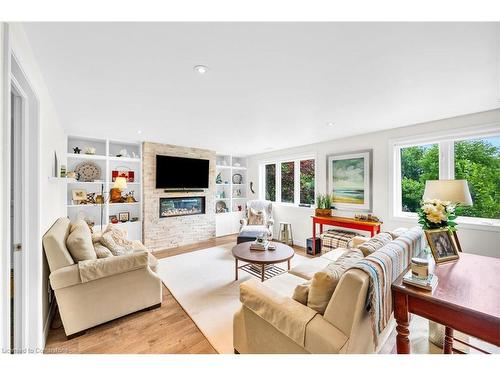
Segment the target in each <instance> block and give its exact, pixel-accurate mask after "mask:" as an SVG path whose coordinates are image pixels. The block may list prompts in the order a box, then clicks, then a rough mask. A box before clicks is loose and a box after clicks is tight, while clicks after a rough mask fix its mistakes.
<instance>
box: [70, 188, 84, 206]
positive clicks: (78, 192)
mask: <svg viewBox="0 0 500 375" xmlns="http://www.w3.org/2000/svg"><path fill="white" fill-rule="evenodd" d="M71 197H72V199H73V201H74V202H75V203H76V204H79V202H81V201H85V200H87V190H85V189H74V190H72V191H71Z"/></svg>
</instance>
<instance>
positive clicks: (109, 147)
mask: <svg viewBox="0 0 500 375" xmlns="http://www.w3.org/2000/svg"><path fill="white" fill-rule="evenodd" d="M75 147H78V148H79V149H81V150H82V151H81V153H80V154H76V153H74V151H73V149H74V148H75ZM86 147H93V148H95V154H94V155H87V154H85V153H84V150H85V148H86ZM122 149H126V150H127V152H128V154H129V155H132V154H133V153H134V154H135V155H136V157H121V156H120V157H118V156H116V155H118V153H119V152H120V150H122ZM66 156H67V166H66V170H67V171H68V172H70V171H74V170H75V168H76V167H77V165H78V164H80V163H82V162H85V161H91V162H93V163H95V164H96V165H98V166H99V168H100V169H101V177H100V179H99V180H96V181H93V182H83V181H77V180H74V179H66V180H67V181H66V184H67V186H68V188H67V215H68V217H69V218H70V219H71V220H75V219H76V218H78V217H83V218H86V219H88V220H90V221H93V222H94V223H95V228H96V229H100V221H101V205H100V204H85V205H81V204H74V202H73V200H72V191H73V190H75V189H85V190H86V191H87V193H96V194H101V189H102V190H103V191H104V198H105V200H106V202H105V203H104V205H102V212H103V214H102V226H103V227H106V226H107V224H108V223H109V222H110V221H109V217H110V216H111V215H116V216H118V214H119V213H120V212H128V213H129V216H130V218H137V219H138V220H137V221H128V222H124V223H122V222H120V223H118V224H114V225H117V226H119V227H121V228H124V229H126V230H127V232H128V238H129V239H132V240H142V202H141V199H142V176H141V172H142V145H141V143H133V142H123V141H116V140H109V139H93V138H86V137H78V136H69V137H68V148H67V155H66ZM113 170H128V171H134V182H127V189H126V190H125V191H123V192H122V195H125V194H126V193H129V192H130V191H133V192H134V198H135V199H136V200H137V202H135V203H110V202H109V191H110V189H111V188H112V187H113V181H112V171H113Z"/></svg>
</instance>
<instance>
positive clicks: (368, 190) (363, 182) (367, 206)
mask: <svg viewBox="0 0 500 375" xmlns="http://www.w3.org/2000/svg"><path fill="white" fill-rule="evenodd" d="M372 153H373V152H372V150H363V151H357V152H350V153H345V154H334V155H328V156H327V165H328V170H327V172H328V174H327V179H328V193H329V194H332V196H333V206H334V207H335V208H336V209H339V210H347V211H371V210H372Z"/></svg>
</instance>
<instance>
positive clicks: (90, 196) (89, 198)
mask: <svg viewBox="0 0 500 375" xmlns="http://www.w3.org/2000/svg"><path fill="white" fill-rule="evenodd" d="M95 196H96V193H87V204H95Z"/></svg>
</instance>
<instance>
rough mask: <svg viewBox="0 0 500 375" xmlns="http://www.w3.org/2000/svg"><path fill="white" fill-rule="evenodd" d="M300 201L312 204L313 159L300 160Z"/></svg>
mask: <svg viewBox="0 0 500 375" xmlns="http://www.w3.org/2000/svg"><path fill="white" fill-rule="evenodd" d="M300 203H301V204H314V159H309V160H301V161H300Z"/></svg>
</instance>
